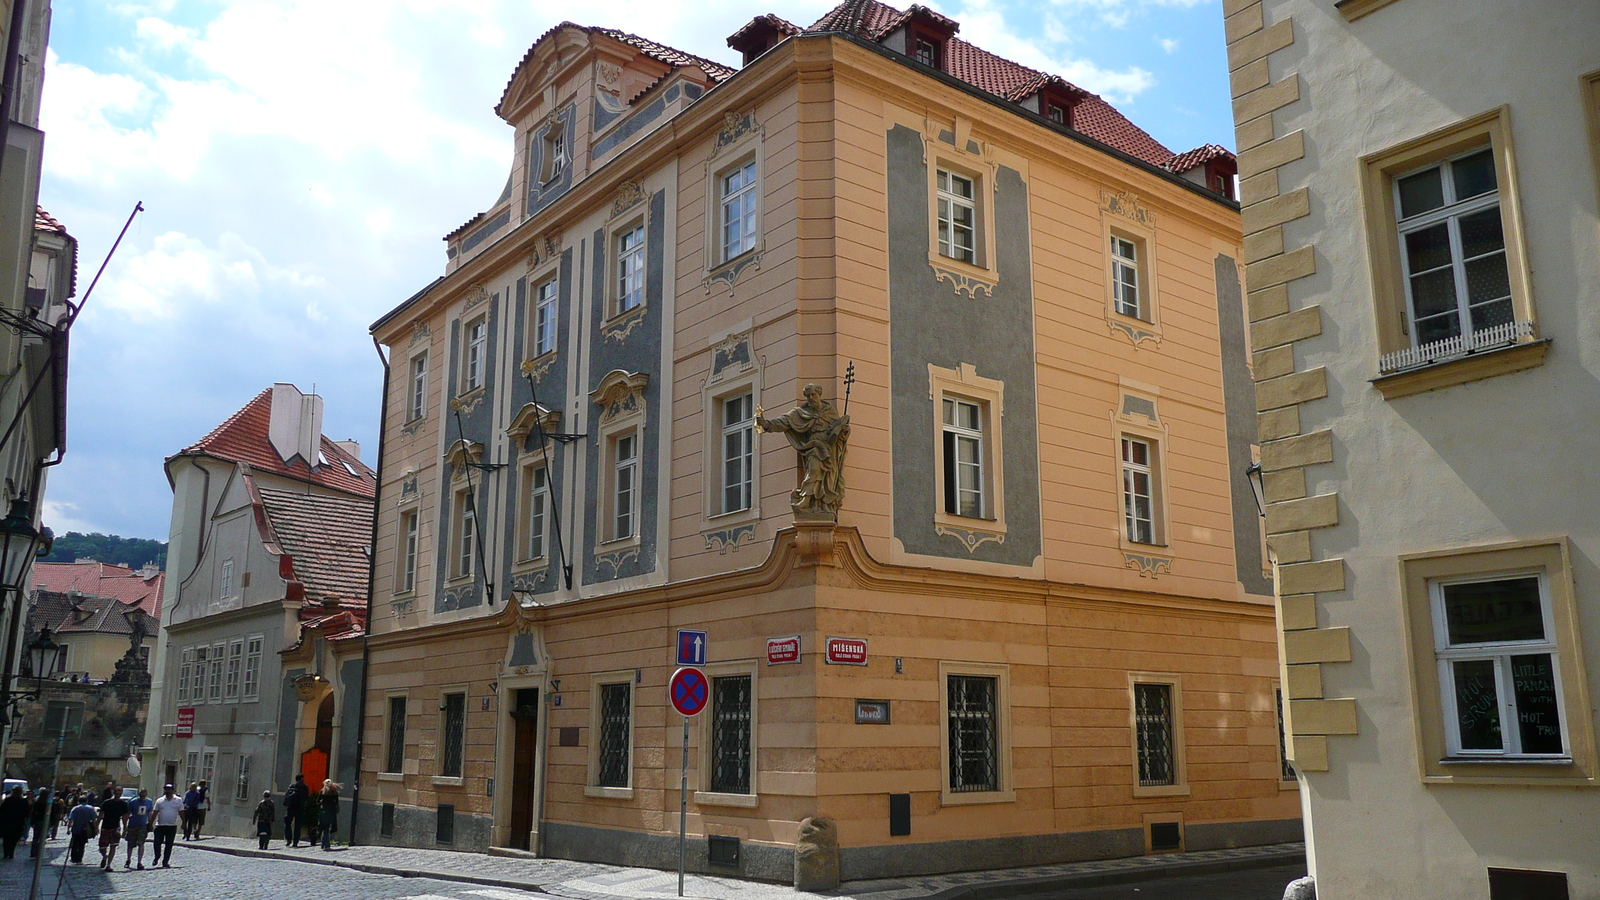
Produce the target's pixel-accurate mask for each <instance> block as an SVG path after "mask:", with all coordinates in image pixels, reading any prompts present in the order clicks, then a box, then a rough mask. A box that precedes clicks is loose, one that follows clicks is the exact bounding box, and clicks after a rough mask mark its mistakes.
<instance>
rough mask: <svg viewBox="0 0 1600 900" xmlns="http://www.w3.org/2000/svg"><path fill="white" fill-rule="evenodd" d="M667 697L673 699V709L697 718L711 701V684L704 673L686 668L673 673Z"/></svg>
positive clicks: (668, 685)
mask: <svg viewBox="0 0 1600 900" xmlns="http://www.w3.org/2000/svg"><path fill="white" fill-rule="evenodd" d="M667 696H668V697H670V698H671V699H672V708H673V709H675V710H677V711H678V712H680V713H682V714H684V715H686V716H696V715H699V714H700V711H701V710H702V709H705V708H706V704H707V703H708V702H710V700H711V683H710V682H708V681H706V675H705V673H704V672H702V671H700V670H699V669H694V668H690V667H689V666H684V667H683V668H681V669H679V670H678V671H676V672H673V673H672V681H670V682H668V684H667ZM685 727H687V726H685Z"/></svg>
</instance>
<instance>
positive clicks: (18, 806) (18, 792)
mask: <svg viewBox="0 0 1600 900" xmlns="http://www.w3.org/2000/svg"><path fill="white" fill-rule="evenodd" d="M31 811H32V809H31V807H29V806H28V798H27V797H24V796H22V788H21V787H14V788H12V789H11V793H9V794H7V795H6V798H5V799H4V800H0V850H3V851H4V858H5V859H14V858H15V857H16V855H17V844H19V843H21V841H22V833H23V832H24V831H26V830H27V829H28V814H29V813H30V812H31Z"/></svg>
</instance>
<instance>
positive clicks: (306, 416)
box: [267, 383, 322, 467]
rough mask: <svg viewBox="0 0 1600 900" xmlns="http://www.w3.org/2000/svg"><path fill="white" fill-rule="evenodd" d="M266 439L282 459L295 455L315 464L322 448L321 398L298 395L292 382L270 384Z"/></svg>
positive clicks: (291, 457)
mask: <svg viewBox="0 0 1600 900" xmlns="http://www.w3.org/2000/svg"><path fill="white" fill-rule="evenodd" d="M267 438H268V440H270V441H271V442H272V449H274V450H276V451H278V457H279V458H280V459H282V460H283V461H284V462H286V463H287V462H290V461H291V460H293V459H294V458H295V457H296V456H298V457H300V458H301V459H302V460H304V461H305V464H306V465H307V466H311V467H315V466H316V465H317V454H318V453H319V452H320V450H321V447H322V398H321V397H318V396H317V395H315V394H302V393H300V389H299V388H297V387H295V386H294V385H292V384H281V383H280V384H275V385H273V386H272V420H271V422H270V423H269V424H268V425H267Z"/></svg>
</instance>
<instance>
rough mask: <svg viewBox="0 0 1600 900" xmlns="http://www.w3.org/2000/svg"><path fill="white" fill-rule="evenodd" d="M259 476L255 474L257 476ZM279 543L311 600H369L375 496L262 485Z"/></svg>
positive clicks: (260, 492) (264, 506) (265, 507)
mask: <svg viewBox="0 0 1600 900" xmlns="http://www.w3.org/2000/svg"><path fill="white" fill-rule="evenodd" d="M252 481H253V479H252ZM256 493H257V494H258V495H259V496H260V498H261V508H262V510H263V511H264V512H265V514H266V518H267V521H268V522H269V523H270V525H271V528H272V531H273V534H272V535H265V537H268V538H269V539H271V538H273V537H275V538H276V539H277V545H278V546H279V547H280V548H282V550H283V552H284V553H286V554H288V555H289V556H290V557H291V562H292V565H293V567H294V578H295V580H297V581H299V582H300V583H301V584H303V585H304V586H305V592H306V598H307V599H308V600H323V599H326V598H329V597H333V598H337V599H338V600H339V601H340V602H341V605H348V606H361V607H363V608H364V607H365V606H366V600H367V583H368V579H367V575H368V572H369V560H368V557H367V548H368V546H369V545H370V544H371V543H372V500H371V499H370V498H362V497H351V496H348V495H336V494H310V493H305V492H303V491H288V490H280V489H277V488H268V487H261V486H260V485H259V484H257V485H256Z"/></svg>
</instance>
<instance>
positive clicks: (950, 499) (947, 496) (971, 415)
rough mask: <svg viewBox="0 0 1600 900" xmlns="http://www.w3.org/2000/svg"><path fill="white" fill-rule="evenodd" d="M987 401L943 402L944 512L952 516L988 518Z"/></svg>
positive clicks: (949, 397)
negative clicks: (985, 490) (986, 485)
mask: <svg viewBox="0 0 1600 900" xmlns="http://www.w3.org/2000/svg"><path fill="white" fill-rule="evenodd" d="M984 412H985V411H984V404H982V403H981V402H978V401H974V400H968V399H965V398H961V397H952V396H946V397H944V398H943V401H942V414H941V420H942V421H943V423H944V424H943V436H942V443H943V448H944V472H943V481H944V511H945V512H946V513H948V514H950V515H952V516H966V517H970V518H986V517H987V516H988V509H987V504H986V503H985V502H984V500H985V498H984V485H985V476H986V473H985V472H984V468H985V466H984V446H983V443H984V442H983V432H984V427H983V424H984V423H983V420H984V418H985V415H984Z"/></svg>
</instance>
